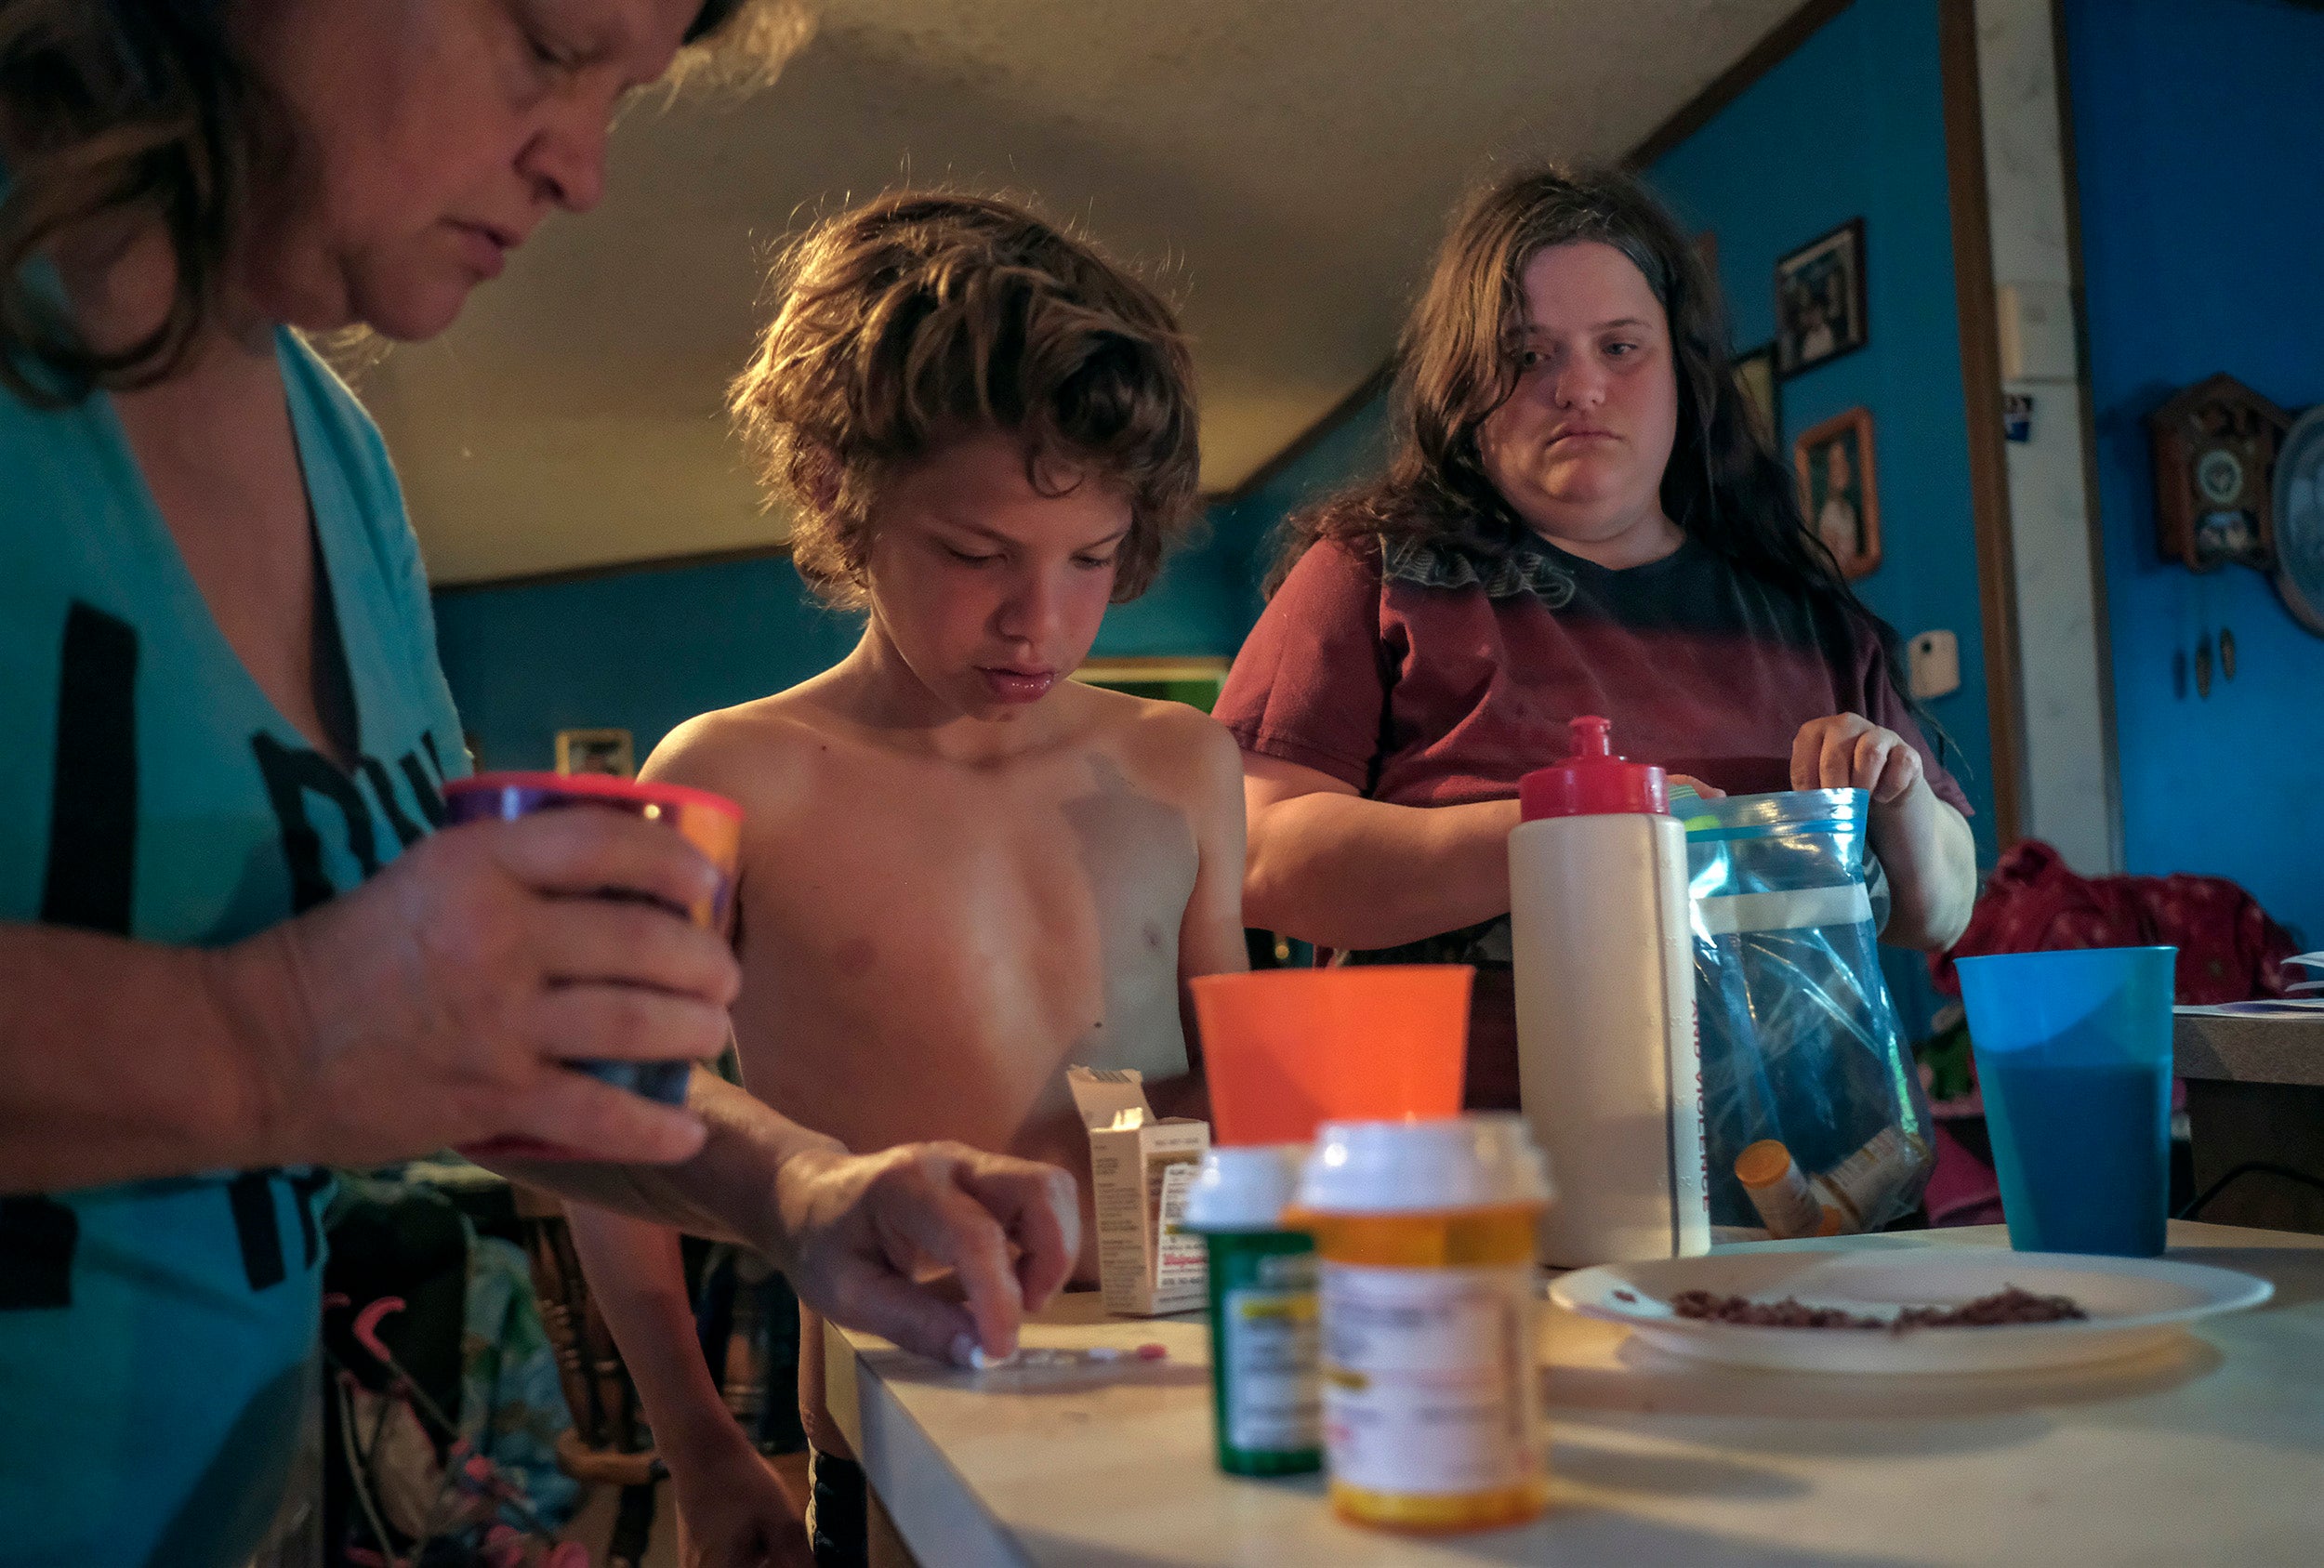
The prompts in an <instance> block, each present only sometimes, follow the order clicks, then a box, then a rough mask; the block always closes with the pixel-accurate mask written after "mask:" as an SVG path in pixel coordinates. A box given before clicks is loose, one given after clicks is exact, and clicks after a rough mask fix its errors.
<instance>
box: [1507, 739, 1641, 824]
mask: <svg viewBox="0 0 2324 1568" xmlns="http://www.w3.org/2000/svg"><path fill="white" fill-rule="evenodd" d="M1573 722H1574V755H1573V756H1572V758H1569V759H1568V760H1566V761H1564V762H1561V763H1558V764H1557V765H1556V766H1555V767H1552V768H1536V769H1535V770H1534V771H1532V772H1530V773H1527V774H1526V775H1525V777H1524V778H1522V779H1519V780H1518V781H1517V801H1518V805H1519V806H1520V808H1521V809H1522V810H1523V811H1524V813H1525V821H1527V822H1538V821H1539V820H1540V819H1541V818H1543V817H1602V816H1611V815H1616V814H1618V813H1622V812H1630V811H1656V812H1663V813H1668V812H1669V810H1670V784H1669V782H1668V781H1667V780H1665V778H1664V777H1663V773H1662V770H1661V769H1659V768H1657V767H1654V766H1652V765H1651V764H1649V763H1644V762H1626V761H1624V760H1623V759H1622V758H1618V757H1617V756H1615V755H1614V743H1613V740H1612V733H1613V729H1614V726H1613V725H1611V724H1609V723H1608V722H1606V721H1605V720H1604V719H1603V718H1577V719H1575V720H1574V721H1573Z"/></svg>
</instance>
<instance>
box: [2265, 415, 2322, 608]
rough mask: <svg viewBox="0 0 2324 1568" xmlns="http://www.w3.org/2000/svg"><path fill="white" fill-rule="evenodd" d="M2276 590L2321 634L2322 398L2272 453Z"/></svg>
mask: <svg viewBox="0 0 2324 1568" xmlns="http://www.w3.org/2000/svg"><path fill="white" fill-rule="evenodd" d="M2276 591H2277V592H2278V593H2279V594H2281V595H2283V598H2284V607H2285V608H2286V609H2288V610H2290V611H2291V616H2292V619H2293V620H2296V621H2298V622H2299V623H2300V624H2301V625H2302V626H2305V627H2307V628H2308V630H2310V631H2312V632H2314V633H2316V634H2317V636H2318V637H2324V403H2318V404H2317V406H2316V407H2314V408H2311V409H2309V410H2308V411H2307V413H2305V414H2304V415H2301V416H2300V421H2299V423H2297V424H2295V425H2294V426H2292V427H2291V434H2290V435H2288V436H2286V437H2285V438H2284V446H2283V450H2282V451H2281V452H2280V453H2278V455H2277V457H2276Z"/></svg>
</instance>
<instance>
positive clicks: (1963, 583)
mask: <svg viewBox="0 0 2324 1568" xmlns="http://www.w3.org/2000/svg"><path fill="white" fill-rule="evenodd" d="M1647 177H1648V178H1649V179H1650V180H1651V181H1652V183H1653V184H1654V186H1655V187H1656V189H1657V190H1658V191H1660V192H1661V193H1662V194H1663V196H1664V197H1665V198H1666V199H1668V200H1669V201H1670V204H1672V205H1673V206H1674V207H1675V208H1677V210H1678V212H1679V215H1680V217H1682V218H1683V219H1684V220H1685V222H1686V223H1687V225H1688V227H1689V229H1690V230H1691V231H1697V232H1699V231H1702V230H1705V229H1708V230H1710V231H1712V232H1714V233H1715V234H1716V235H1717V236H1718V245H1719V275H1720V276H1719V281H1720V285H1721V287H1722V288H1723V290H1724V292H1725V294H1726V296H1727V305H1728V309H1729V311H1730V313H1731V315H1732V317H1733V323H1734V332H1735V342H1736V347H1737V348H1738V349H1749V348H1751V347H1753V346H1755V345H1758V344H1762V343H1764V342H1766V341H1767V340H1768V339H1770V338H1772V337H1773V336H1775V332H1776V322H1775V297H1774V296H1775V273H1776V260H1777V258H1778V257H1782V256H1784V255H1786V254H1787V253H1789V252H1790V251H1792V250H1795V249H1797V248H1798V247H1799V246H1801V245H1802V244H1806V243H1807V242H1808V241H1810V240H1813V239H1815V238H1816V236H1818V235H1820V234H1823V233H1826V232H1828V231H1830V230H1833V229H1836V228H1838V227H1839V226H1840V225H1841V224H1842V223H1844V222H1846V221H1847V220H1848V219H1850V218H1852V217H1862V218H1863V219H1864V227H1865V250H1866V280H1867V283H1868V292H1869V303H1870V324H1871V331H1870V337H1869V341H1868V343H1867V345H1866V346H1865V347H1864V348H1862V349H1857V350H1856V351H1855V352H1854V353H1851V354H1847V355H1843V356H1842V358H1840V359H1837V360H1831V361H1829V362H1826V363H1824V364H1821V365H1818V366H1816V368H1815V369H1813V370H1809V371H1807V372H1804V373H1803V374H1802V375H1799V376H1793V377H1791V378H1790V379H1789V380H1788V381H1786V382H1784V383H1783V384H1782V407H1783V425H1784V442H1785V451H1786V454H1787V455H1789V443H1790V441H1792V440H1793V439H1794V438H1795V437H1797V436H1798V435H1799V434H1800V432H1801V431H1802V430H1804V429H1806V428H1808V427H1810V426H1812V425H1814V424H1816V422H1817V421H1819V420H1822V419H1825V418H1829V416H1830V415H1835V414H1838V413H1841V412H1842V411H1843V410H1845V409H1849V408H1854V407H1855V406H1857V405H1858V404H1862V405H1863V406H1865V407H1867V408H1869V409H1870V410H1871V411H1872V441H1873V461H1874V472H1875V476H1876V479H1877V482H1878V488H1879V500H1880V516H1881V537H1882V548H1883V552H1884V553H1883V559H1882V564H1881V566H1880V569H1879V570H1878V571H1876V572H1874V573H1872V574H1871V575H1870V576H1869V577H1867V578H1866V579H1864V581H1862V582H1861V583H1859V584H1858V585H1857V591H1858V592H1859V593H1860V594H1862V596H1863V598H1864V600H1865V602H1866V603H1868V604H1869V605H1870V606H1871V607H1872V608H1873V609H1874V610H1875V611H1877V612H1879V613H1881V614H1882V615H1883V616H1885V617H1886V618H1887V619H1888V620H1889V621H1890V622H1891V623H1892V624H1894V625H1895V627H1896V628H1897V630H1898V631H1900V632H1902V633H1903V634H1904V635H1905V636H1906V637H1911V636H1913V635H1914V634H1916V633H1918V632H1922V631H1927V630H1931V629H1934V628H1937V627H1945V628H1948V629H1950V630H1952V631H1953V632H1955V633H1956V634H1958V636H1959V637H1960V639H1961V690H1960V691H1959V692H1956V693H1954V694H1953V695H1951V696H1949V697H1941V698H1938V699H1937V700H1935V701H1934V702H1933V703H1931V704H1930V705H1929V707H1930V711H1931V712H1932V713H1933V714H1934V717H1935V718H1936V720H1937V722H1938V723H1939V724H1941V725H1943V726H1944V728H1945V730H1946V731H1947V732H1948V733H1949V734H1950V735H1951V737H1952V739H1953V741H1954V743H1955V744H1956V745H1957V746H1958V748H1959V749H1958V757H1957V758H1956V757H1955V756H1952V755H1948V758H1947V761H1948V766H1950V767H1952V770H1953V771H1954V773H1955V774H1956V776H1958V777H1959V778H1960V779H1961V784H1962V787H1963V788H1964V789H1965V790H1966V791H1967V792H1968V795H1969V798H1970V801H1971V803H1972V804H1973V805H1974V806H1975V807H1976V809H1977V814H1976V815H1975V816H1974V818H1972V819H1971V825H1972V827H1973V828H1974V830H1975V832H1976V837H1977V854H1978V859H1979V860H1980V861H1981V862H1984V863H1988V864H1989V863H1991V862H1992V860H1993V858H1994V855H1995V853H1996V852H1997V851H1996V845H1995V841H1994V837H1993V826H1994V824H1993V814H1992V813H1993V769H1992V756H1993V752H1992V742H1991V738H1990V734H1989V732H1988V730H1987V717H1986V715H1987V709H1986V689H1985V675H1986V672H1985V643H1984V636H1983V630H1982V628H1983V626H1984V622H1983V619H1982V617H1981V614H1980V611H1979V605H1978V596H1977V555H1976V536H1975V525H1974V516H1973V513H1972V510H1971V505H1970V492H1969V466H1968V442H1969V436H1968V426H1967V413H1966V406H1965V403H1964V402H1963V398H1962V389H1961V336H1960V330H1959V319H1958V313H1957V310H1958V308H1957V305H1956V301H1955V296H1954V292H1953V250H1952V244H1953V241H1952V219H1951V216H1950V205H1949V193H1948V189H1947V186H1946V179H1945V110H1944V99H1943V91H1942V83H1941V80H1940V77H1939V72H1938V63H1937V20H1936V3H1935V0H1867V3H1863V4H1858V5H1855V6H1853V7H1849V8H1848V9H1847V10H1846V11H1844V12H1842V14H1841V15H1840V16H1839V17H1837V18H1835V19H1834V20H1832V21H1830V22H1829V23H1828V24H1827V25H1826V26H1824V27H1823V28H1821V29H1820V30H1818V31H1817V32H1816V33H1815V35H1814V36H1812V37H1811V38H1809V39H1808V41H1807V42H1806V43H1805V44H1803V45H1802V46H1801V47H1800V48H1799V49H1798V50H1797V51H1796V52H1795V53H1793V54H1792V55H1791V56H1790V57H1789V59H1786V60H1784V61H1783V62H1782V63H1781V64H1779V65H1777V66H1776V68H1775V69H1774V70H1773V71H1771V72H1768V73H1767V74H1766V75H1765V76H1763V77H1762V78H1761V79H1760V80H1759V81H1758V82H1756V83H1754V84H1753V85H1752V86H1750V88H1749V89H1748V90H1746V91H1745V92H1744V94H1743V95H1742V96H1741V97H1740V98H1738V99H1736V101H1735V102H1733V103H1731V104H1729V105H1728V106H1727V107H1726V108H1725V109H1724V110H1723V111H1721V112H1720V113H1719V114H1718V115H1717V116H1716V117H1715V118H1713V119H1712V120H1711V121H1710V123H1709V124H1708V125H1705V126H1704V127H1703V128H1702V129H1701V130H1699V131H1697V132H1696V134H1695V135H1693V136H1691V137H1689V138H1687V139H1686V140H1685V141H1684V142H1682V143H1681V144H1680V145H1679V146H1678V147H1676V148H1675V149H1673V150H1672V151H1671V152H1669V153H1667V154H1666V155H1665V156H1664V157H1662V158H1661V159H1660V160H1659V161H1658V162H1657V163H1656V164H1655V165H1654V166H1653V167H1652V168H1651V169H1649V170H1648V171H1647ZM1901 678H1902V677H1901V672H1900V675H1899V679H1901ZM1932 739H1934V737H1932Z"/></svg>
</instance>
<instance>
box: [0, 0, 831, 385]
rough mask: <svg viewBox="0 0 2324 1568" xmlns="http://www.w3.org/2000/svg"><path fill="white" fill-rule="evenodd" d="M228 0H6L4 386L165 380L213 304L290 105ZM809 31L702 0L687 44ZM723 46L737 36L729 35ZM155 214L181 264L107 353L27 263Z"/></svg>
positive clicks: (795, 15) (793, 10)
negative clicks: (124, 220)
mask: <svg viewBox="0 0 2324 1568" xmlns="http://www.w3.org/2000/svg"><path fill="white" fill-rule="evenodd" d="M232 6H233V0H0V149H5V151H6V157H7V169H6V173H7V179H8V183H7V191H6V194H5V196H0V389H4V390H5V391H7V392H8V393H12V394H14V395H15V396H16V397H18V398H20V399H22V400H24V401H25V402H31V403H33V404H34V405H37V406H42V407H60V406H66V405H69V404H72V403H75V402H79V401H80V400H81V399H83V398H85V397H86V396H87V395H88V394H89V393H90V392H91V391H94V390H96V389H99V388H100V387H101V388H106V389H131V388H136V387H143V386H150V385H152V383H154V382H156V381H160V380H163V379H165V378H166V377H167V376H170V375H171V374H172V373H173V372H174V371H176V370H177V369H178V366H179V364H181V363H182V362H183V361H184V358H185V354H186V351H187V349H189V348H190V347H191V345H192V343H193V342H194V340H195V339H196V338H197V337H198V336H200V334H201V331H202V328H203V325H204V323H205V322H207V320H208V319H209V314H210V311H211V310H212V309H213V308H214V307H215V303H216V300H217V297H218V286H219V283H220V282H221V277H222V274H223V272H224V270H225V268H226V265H227V257H229V255H230V254H231V250H232V246H233V244H234V243H235V239H236V236H237V234H238V232H239V231H240V229H241V226H242V221H243V217H244V212H245V210H246V204H247V202H248V200H249V196H250V189H251V176H252V173H253V171H254V169H258V168H261V167H268V166H271V160H272V159H274V158H277V157H279V156H280V155H281V154H282V152H283V142H282V138H281V136H280V124H279V116H277V115H276V114H275V113H273V112H272V108H271V104H270V103H269V102H268V100H267V97H266V94H265V92H264V91H263V89H262V87H261V86H260V84H259V83H258V82H257V79H256V77H255V76H254V74H253V73H252V72H251V70H250V67H249V64H248V62H247V61H245V60H244V59H243V58H242V57H241V53H240V50H239V49H238V48H237V47H236V46H235V43H234V39H233V36H232V28H231V25H230V18H229V15H228V13H229V12H230V11H231V8H232ZM718 34H746V35H748V41H749V42H750V43H751V44H753V45H756V44H757V43H758V42H759V41H760V40H761V39H762V38H765V37H769V36H772V35H777V34H780V35H785V36H787V37H789V38H790V39H791V40H793V42H794V45H795V43H796V41H797V40H798V39H799V38H801V37H803V34H804V25H803V13H800V12H799V11H798V9H797V7H795V6H791V5H788V4H784V3H782V0H705V3H704V5H703V7H702V8H701V10H700V11H699V12H698V13H697V14H696V16H695V18H694V21H693V26H691V27H690V28H688V29H687V33H686V42H687V43H689V44H693V43H697V42H705V41H707V40H709V39H711V38H712V37H713V35H718ZM720 42H721V44H723V43H724V42H725V39H724V38H723V37H721V38H720ZM139 213H150V214H152V216H154V217H158V218H159V219H160V221H161V223H162V225H163V227H164V228H165V231H167V233H168V236H169V244H170V249H171V252H172V254H173V255H174V256H175V257H176V260H177V282H176V289H175V293H174V295H173V296H172V298H171V300H170V303H169V310H168V311H167V313H166V314H165V316H164V317H163V318H162V321H161V323H160V324H158V325H157V326H155V327H154V328H153V330H152V332H150V333H148V334H147V335H146V336H143V337H141V338H139V340H138V341H136V342H134V343H130V344H127V345H125V346H124V347H122V348H119V349H110V350H99V349H95V348H92V347H91V346H90V345H89V344H88V343H86V342H85V341H84V340H83V339H82V337H81V335H80V334H79V332H78V331H76V330H75V329H74V326H73V321H72V318H71V317H70V315H69V314H68V313H67V312H66V310H64V308H63V305H62V302H61V301H59V300H58V299H56V298H55V297H54V296H53V295H51V294H49V293H47V292H44V291H43V290H41V289H40V288H38V287H36V286H35V284H34V283H33V278H32V276H31V273H30V269H29V267H28V266H27V263H29V262H30V261H32V260H33V257H37V256H39V255H41V254H42V253H43V252H44V251H46V249H47V248H48V247H49V246H50V245H52V244H54V243H55V242H56V241H57V239H58V238H59V236H60V235H62V234H64V233H66V232H68V231H73V230H74V229H77V228H79V227H80V226H81V225H83V224H85V223H87V222H89V221H91V220H93V219H100V218H104V217H112V216H120V215H128V214H139Z"/></svg>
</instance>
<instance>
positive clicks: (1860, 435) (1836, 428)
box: [1791, 408, 1881, 582]
mask: <svg viewBox="0 0 2324 1568" xmlns="http://www.w3.org/2000/svg"><path fill="white" fill-rule="evenodd" d="M1791 463H1792V467H1793V468H1796V469H1797V470H1798V471H1799V475H1800V504H1801V505H1802V507H1805V508H1806V509H1807V525H1808V527H1809V529H1810V530H1812V531H1813V532H1814V533H1815V534H1816V537H1817V538H1819V539H1821V540H1823V541H1824V545H1825V547H1826V548H1828V549H1829V550H1830V551H1831V553H1832V559H1833V560H1837V561H1839V562H1840V570H1841V572H1842V574H1844V575H1845V576H1846V577H1847V578H1848V580H1849V581H1850V582H1854V581H1855V580H1856V579H1857V578H1859V577H1867V576H1869V575H1871V573H1872V572H1873V571H1874V570H1875V569H1876V568H1878V567H1879V565H1880V563H1881V503H1880V492H1879V490H1878V488H1877V487H1876V486H1875V484H1874V482H1873V478H1872V411H1871V410H1870V409H1868V408H1852V409H1850V410H1848V412H1847V413H1845V414H1835V415H1832V416H1831V417H1830V418H1829V419H1827V420H1825V421H1824V422H1823V423H1822V424H1820V425H1815V426H1811V427H1810V428H1807V429H1805V430H1802V431H1801V432H1800V439H1799V440H1798V441H1794V442H1792V443H1791Z"/></svg>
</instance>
